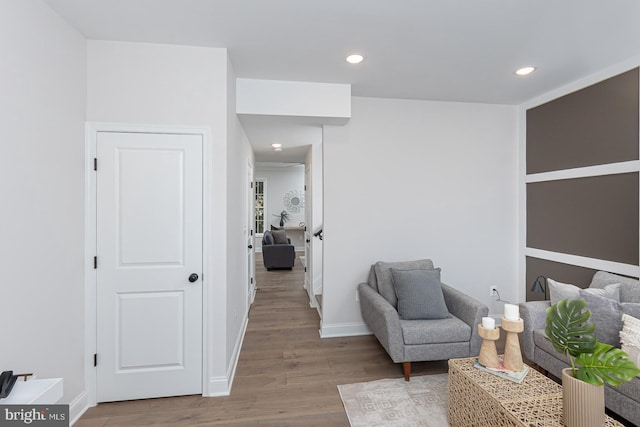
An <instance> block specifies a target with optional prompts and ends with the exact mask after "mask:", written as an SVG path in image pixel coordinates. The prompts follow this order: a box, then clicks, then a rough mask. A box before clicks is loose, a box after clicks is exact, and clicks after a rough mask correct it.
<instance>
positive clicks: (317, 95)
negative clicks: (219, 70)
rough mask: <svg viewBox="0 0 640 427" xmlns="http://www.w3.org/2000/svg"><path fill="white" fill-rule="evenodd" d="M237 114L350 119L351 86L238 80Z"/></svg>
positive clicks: (339, 120)
mask: <svg viewBox="0 0 640 427" xmlns="http://www.w3.org/2000/svg"><path fill="white" fill-rule="evenodd" d="M237 93H238V109H237V112H238V114H258V115H276V116H294V117H323V118H324V121H323V123H328V122H329V118H334V119H336V120H335V123H333V124H338V123H344V122H345V121H346V119H348V118H349V117H350V116H351V85H350V84H335V83H313V82H291V81H281V80H257V79H238V83H237Z"/></svg>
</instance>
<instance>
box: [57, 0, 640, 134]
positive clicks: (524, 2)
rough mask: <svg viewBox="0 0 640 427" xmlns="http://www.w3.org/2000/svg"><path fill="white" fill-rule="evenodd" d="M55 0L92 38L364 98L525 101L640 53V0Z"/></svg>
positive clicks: (250, 75) (239, 73)
mask: <svg viewBox="0 0 640 427" xmlns="http://www.w3.org/2000/svg"><path fill="white" fill-rule="evenodd" d="M45 1H46V3H48V4H49V5H50V6H51V7H52V8H53V9H54V10H55V11H56V12H58V13H59V14H60V15H61V16H63V17H64V18H65V19H66V20H67V21H68V22H69V23H70V24H71V25H72V26H74V27H76V28H77V29H78V30H79V31H81V32H82V33H83V34H84V35H85V36H87V37H88V38H91V39H102V40H121V41H138V42H150V43H169V44H183V45H197V46H212V47H226V48H228V49H229V57H230V59H231V62H232V64H233V67H234V70H235V72H236V74H237V76H238V77H245V78H258V79H273V80H297V81H313V82H331V83H350V84H352V94H353V95H354V96H371V97H391V98H410V99H428V100H442V101H463V102H482V103H497V104H520V103H523V102H524V101H526V100H528V99H531V98H533V97H535V96H537V95H540V94H542V93H545V92H548V91H550V90H552V89H554V88H557V87H560V86H563V85H565V84H568V83H570V82H572V81H574V80H577V79H579V78H581V77H584V76H587V75H589V74H593V73H595V72H597V71H599V70H602V69H603V68H606V67H608V66H610V65H613V64H615V63H618V62H622V61H624V60H627V59H629V58H632V57H636V56H638V55H640V1H638V0H395V1H391V0H366V1H365V0H271V1H266V0H45ZM351 52H360V53H363V54H364V55H365V56H366V60H365V62H363V63H362V64H360V65H358V66H354V65H350V64H347V63H346V62H345V61H344V58H345V56H346V55H347V53H351ZM524 65H534V66H536V67H538V70H537V71H536V72H535V73H533V74H532V75H530V76H527V77H524V78H522V77H517V76H515V75H514V74H513V71H514V70H515V69H516V68H519V67H521V66H524ZM243 123H244V122H243Z"/></svg>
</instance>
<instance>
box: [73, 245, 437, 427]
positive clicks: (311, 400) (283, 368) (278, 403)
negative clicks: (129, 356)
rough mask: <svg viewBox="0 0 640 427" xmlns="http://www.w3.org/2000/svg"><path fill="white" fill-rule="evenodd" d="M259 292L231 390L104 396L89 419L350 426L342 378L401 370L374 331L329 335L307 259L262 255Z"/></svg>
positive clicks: (422, 368)
mask: <svg viewBox="0 0 640 427" xmlns="http://www.w3.org/2000/svg"><path fill="white" fill-rule="evenodd" d="M256 258H257V262H256V283H257V289H258V290H257V293H256V298H255V302H254V304H253V305H252V307H251V310H250V312H249V324H248V327H247V333H246V336H245V338H244V343H243V346H242V351H241V353H240V358H239V362H238V367H237V370H236V375H235V380H234V382H233V388H232V390H231V395H230V396H228V397H212V398H205V397H202V396H181V397H171V398H162V399H148V400H137V401H127V402H115V403H101V404H99V405H98V406H96V407H94V408H91V409H89V410H88V411H87V412H86V413H85V414H84V415H83V416H82V418H81V419H80V420H79V421H78V422H77V423H76V424H75V425H76V426H78V427H85V426H146V425H172V426H176V425H182V426H188V425H189V426H190V425H200V426H204V425H225V426H234V427H244V426H274V427H275V426H349V422H348V420H347V416H346V415H345V412H344V408H343V406H342V402H341V400H340V395H339V394H338V389H337V387H336V386H337V385H338V384H349V383H355V382H362V381H372V380H376V379H382V378H402V365H398V364H394V363H392V362H391V359H389V356H387V354H386V353H385V351H384V349H383V348H382V347H381V346H380V344H379V343H378V341H377V340H376V339H375V338H374V337H373V336H362V337H346V338H328V339H321V338H320V335H319V326H320V319H319V317H318V313H317V311H316V309H315V308H311V307H310V306H309V300H308V297H307V294H306V291H305V290H304V288H303V283H304V271H303V268H302V266H301V263H300V260H299V259H297V260H296V267H295V268H294V269H293V270H292V271H288V270H284V271H270V272H267V271H266V269H265V268H264V266H263V265H262V260H261V258H260V257H259V256H257V257H256ZM446 371H447V362H446V361H440V362H422V363H414V364H413V369H412V374H413V375H424V374H435V373H443V372H446Z"/></svg>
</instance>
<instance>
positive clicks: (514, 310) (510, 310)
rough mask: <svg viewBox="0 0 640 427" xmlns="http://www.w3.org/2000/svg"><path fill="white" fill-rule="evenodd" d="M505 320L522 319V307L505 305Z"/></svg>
mask: <svg viewBox="0 0 640 427" xmlns="http://www.w3.org/2000/svg"><path fill="white" fill-rule="evenodd" d="M504 318H505V319H507V320H518V319H520V307H519V306H517V305H515V304H505V305H504Z"/></svg>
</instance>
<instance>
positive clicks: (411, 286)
mask: <svg viewBox="0 0 640 427" xmlns="http://www.w3.org/2000/svg"><path fill="white" fill-rule="evenodd" d="M391 275H392V277H393V285H394V287H395V289H396V295H397V296H398V315H400V318H401V319H405V320H415V319H445V318H447V317H449V310H448V309H447V304H446V303H445V302H444V295H443V294H442V284H441V283H440V269H439V268H436V269H433V270H397V269H395V268H392V269H391Z"/></svg>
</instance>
